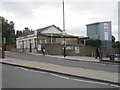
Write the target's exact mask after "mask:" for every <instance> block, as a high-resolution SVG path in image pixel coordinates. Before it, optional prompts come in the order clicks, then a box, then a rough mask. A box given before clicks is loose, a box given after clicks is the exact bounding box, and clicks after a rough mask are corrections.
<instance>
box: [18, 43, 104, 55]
mask: <svg viewBox="0 0 120 90" xmlns="http://www.w3.org/2000/svg"><path fill="white" fill-rule="evenodd" d="M42 46H44V47H45V53H46V54H48V55H63V54H64V51H63V48H64V46H63V45H60V44H44V45H41V47H42ZM101 49H102V55H103V57H105V56H106V52H105V48H101ZM18 51H19V52H27V53H29V52H30V50H29V49H24V50H23V49H18ZM66 52H67V56H90V57H95V47H92V46H80V45H67V46H66ZM32 53H42V52H41V51H37V49H32Z"/></svg>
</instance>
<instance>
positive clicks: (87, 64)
mask: <svg viewBox="0 0 120 90" xmlns="http://www.w3.org/2000/svg"><path fill="white" fill-rule="evenodd" d="M6 57H11V58H16V59H22V60H30V61H40V62H46V63H52V64H57V65H65V66H70V67H80V68H88V69H96V70H103V71H110V72H120V69H118V67H119V66H118V65H117V64H116V65H115V64H103V63H93V62H83V61H70V60H65V59H60V58H53V57H48V56H42V55H28V54H24V53H16V52H6Z"/></svg>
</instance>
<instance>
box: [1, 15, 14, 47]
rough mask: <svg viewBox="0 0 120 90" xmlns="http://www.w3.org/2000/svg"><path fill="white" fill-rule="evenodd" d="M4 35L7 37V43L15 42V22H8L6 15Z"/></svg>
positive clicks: (3, 22)
mask: <svg viewBox="0 0 120 90" xmlns="http://www.w3.org/2000/svg"><path fill="white" fill-rule="evenodd" d="M2 36H3V37H4V38H6V44H7V45H10V44H15V30H14V22H13V21H10V22H8V20H7V19H5V18H4V17H2Z"/></svg>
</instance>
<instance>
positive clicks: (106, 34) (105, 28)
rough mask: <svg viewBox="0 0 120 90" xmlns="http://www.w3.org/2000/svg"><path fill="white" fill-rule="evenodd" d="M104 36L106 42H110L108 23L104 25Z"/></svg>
mask: <svg viewBox="0 0 120 90" xmlns="http://www.w3.org/2000/svg"><path fill="white" fill-rule="evenodd" d="M104 35H105V36H104V37H105V40H108V23H104Z"/></svg>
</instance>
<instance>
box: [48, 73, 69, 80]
mask: <svg viewBox="0 0 120 90" xmlns="http://www.w3.org/2000/svg"><path fill="white" fill-rule="evenodd" d="M49 74H51V75H53V76H56V77H60V78H64V79H70V78H68V77H64V76H61V75H57V74H53V73H49Z"/></svg>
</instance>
